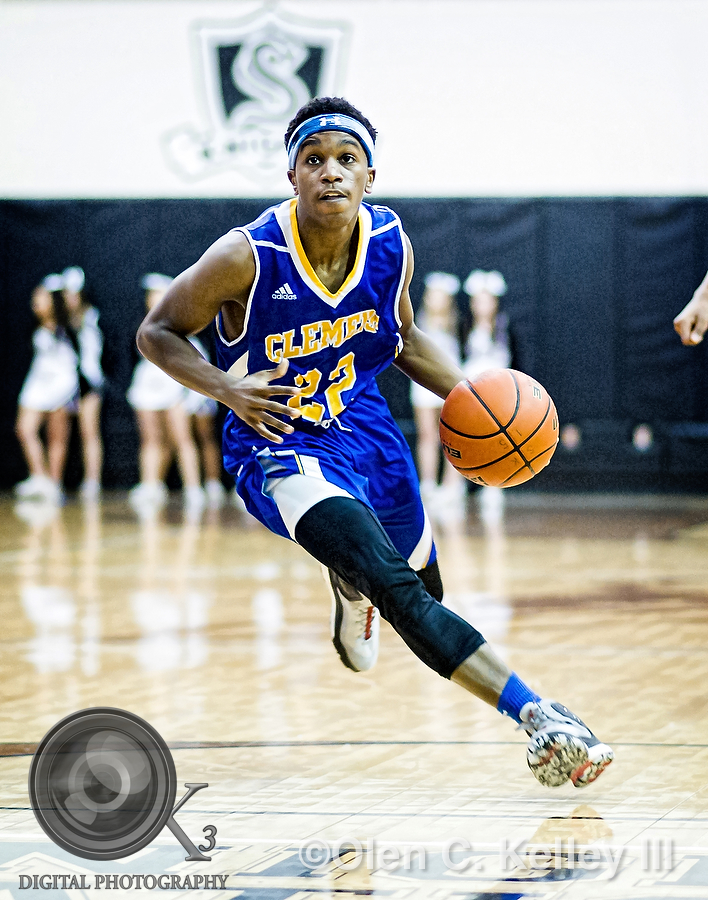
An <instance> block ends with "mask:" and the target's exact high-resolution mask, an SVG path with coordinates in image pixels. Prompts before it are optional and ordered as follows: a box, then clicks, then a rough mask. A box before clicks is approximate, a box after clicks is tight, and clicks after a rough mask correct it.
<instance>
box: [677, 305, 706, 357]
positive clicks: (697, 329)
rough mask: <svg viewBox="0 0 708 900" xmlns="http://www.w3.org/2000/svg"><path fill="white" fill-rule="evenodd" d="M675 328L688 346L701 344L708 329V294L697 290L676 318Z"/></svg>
mask: <svg viewBox="0 0 708 900" xmlns="http://www.w3.org/2000/svg"><path fill="white" fill-rule="evenodd" d="M674 329H675V331H676V332H677V333H678V336H679V337H680V338H681V341H682V342H683V343H684V344H685V345H686V346H687V347H695V346H696V344H700V342H701V341H702V340H703V337H704V335H705V333H706V331H708V295H706V294H705V293H699V291H696V293H695V294H694V295H693V298H692V299H691V300H690V301H689V303H687V304H686V306H685V307H684V308H683V309H682V310H681V312H680V313H679V314H678V315H677V316H676V318H675V319H674Z"/></svg>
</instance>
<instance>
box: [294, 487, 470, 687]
mask: <svg viewBox="0 0 708 900" xmlns="http://www.w3.org/2000/svg"><path fill="white" fill-rule="evenodd" d="M295 539H296V540H297V542H298V544H300V545H301V546H302V547H304V548H305V550H307V552H308V553H309V554H310V555H311V556H314V557H315V559H317V560H319V561H320V562H321V563H324V565H325V566H327V567H328V568H329V569H333V570H334V571H335V572H336V573H337V575H339V577H340V578H343V579H344V581H347V582H348V583H349V584H351V585H353V586H354V587H355V588H356V589H357V590H358V591H361V593H362V594H364V596H365V597H368V598H369V599H370V600H371V602H372V603H373V604H374V606H376V607H377V609H378V610H379V611H380V613H381V615H382V616H383V617H384V619H386V621H387V622H390V623H391V625H392V626H393V628H394V629H395V630H396V631H397V632H398V633H399V634H400V636H401V637H402V638H403V640H404V641H405V642H406V644H408V646H409V647H410V648H411V650H412V651H413V652H414V653H415V654H416V656H418V657H419V658H420V659H421V660H422V661H423V662H424V663H425V664H426V665H428V666H430V668H431V669H434V670H435V671H436V672H437V673H438V674H439V675H442V676H443V678H449V677H450V676H451V675H452V673H453V672H454V671H455V669H456V668H457V667H458V666H459V665H460V663H462V662H464V660H466V659H467V657H468V656H470V655H471V654H472V653H474V651H475V650H477V649H478V648H479V647H480V646H481V645H482V644H483V643H484V638H483V637H482V635H481V634H480V633H479V632H478V631H476V630H475V629H474V628H473V627H472V626H471V625H470V624H468V623H467V622H465V620H464V619H461V618H460V617H459V616H458V615H456V614H455V613H454V612H452V610H449V609H447V608H446V607H444V606H443V605H442V604H441V603H437V602H436V601H435V600H433V598H432V597H431V596H430V594H428V593H427V592H426V590H425V587H424V586H423V582H422V581H421V580H420V578H418V576H417V575H416V573H415V572H414V571H413V569H411V567H410V566H409V565H408V563H407V562H406V561H405V559H403V557H402V556H401V554H400V553H399V552H398V551H397V550H396V548H395V547H394V546H393V544H392V543H391V541H390V539H389V537H388V535H387V534H386V532H385V531H384V530H383V527H382V526H381V523H380V522H379V521H378V519H377V518H376V516H374V514H373V513H372V512H371V510H369V509H368V507H366V506H365V505H364V504H363V503H361V502H360V501H359V500H354V499H352V498H350V497H328V498H327V499H326V500H322V501H320V502H319V503H316V504H315V506H313V507H312V508H311V509H309V510H308V511H307V512H306V513H305V514H304V516H302V518H301V519H300V521H299V522H298V523H297V526H296V528H295Z"/></svg>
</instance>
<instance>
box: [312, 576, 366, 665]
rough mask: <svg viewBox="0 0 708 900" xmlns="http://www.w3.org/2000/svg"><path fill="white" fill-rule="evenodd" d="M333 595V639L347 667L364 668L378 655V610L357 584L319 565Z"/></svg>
mask: <svg viewBox="0 0 708 900" xmlns="http://www.w3.org/2000/svg"><path fill="white" fill-rule="evenodd" d="M322 572H323V575H324V577H325V582H326V583H327V587H328V588H329V593H330V596H331V598H332V618H331V623H330V624H331V627H332V643H333V644H334V647H335V650H336V651H337V653H338V654H339V658H340V659H341V660H342V662H343V663H344V665H345V666H346V667H347V668H348V669H352V671H354V672H366V671H367V670H368V669H371V668H372V667H373V666H374V665H375V663H376V660H377V659H378V656H379V627H380V624H381V622H380V619H379V611H378V609H376V607H375V606H373V605H372V604H371V602H370V601H369V600H368V598H366V597H365V596H364V595H363V594H360V593H359V591H357V589H356V588H354V587H352V586H351V585H350V584H347V582H346V581H343V580H342V579H341V578H340V577H339V576H338V575H337V574H335V573H334V572H333V571H332V570H331V569H327V568H326V567H325V566H323V567H322Z"/></svg>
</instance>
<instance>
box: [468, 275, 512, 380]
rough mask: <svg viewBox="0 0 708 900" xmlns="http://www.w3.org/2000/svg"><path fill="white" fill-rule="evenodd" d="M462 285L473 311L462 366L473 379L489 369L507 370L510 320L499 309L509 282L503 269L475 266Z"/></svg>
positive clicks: (509, 349) (509, 348)
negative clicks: (486, 270) (493, 269)
mask: <svg viewBox="0 0 708 900" xmlns="http://www.w3.org/2000/svg"><path fill="white" fill-rule="evenodd" d="M463 287H464V291H465V293H466V294H467V295H468V297H469V304H470V312H471V314H472V328H471V330H470V333H469V335H468V337H467V341H466V343H465V363H464V366H463V369H464V372H465V375H466V376H467V377H468V378H469V379H470V380H471V379H473V378H476V377H477V376H478V375H480V374H481V373H482V372H486V371H487V369H507V368H508V367H509V366H510V365H511V342H510V338H509V322H508V319H507V317H506V315H505V314H504V313H500V312H499V298H500V297H503V296H504V294H506V281H504V276H503V275H502V274H501V273H500V272H496V271H493V272H484V271H482V270H481V269H475V271H474V272H471V273H470V274H469V276H468V277H467V280H466V281H465V283H464V286H463Z"/></svg>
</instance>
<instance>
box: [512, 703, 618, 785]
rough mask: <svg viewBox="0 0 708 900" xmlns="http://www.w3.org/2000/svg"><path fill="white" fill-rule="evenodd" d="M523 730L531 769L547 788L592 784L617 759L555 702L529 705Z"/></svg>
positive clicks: (523, 719)
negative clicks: (568, 782) (525, 735)
mask: <svg viewBox="0 0 708 900" xmlns="http://www.w3.org/2000/svg"><path fill="white" fill-rule="evenodd" d="M521 720H522V725H521V727H522V728H523V729H524V730H525V731H526V733H527V734H529V735H530V736H531V740H530V741H529V745H528V748H527V750H526V759H527V762H528V764H529V768H530V769H531V771H532V772H533V774H534V775H535V776H536V778H537V779H538V781H540V782H541V784H543V785H545V786H546V787H558V785H561V784H565V782H566V781H572V783H573V784H574V785H575V787H578V788H580V787H585V786H586V785H588V784H591V783H592V782H593V781H595V779H596V778H597V777H598V776H599V775H601V774H602V772H603V771H604V770H605V769H606V768H607V767H608V766H609V764H610V763H611V762H612V760H613V759H614V753H613V751H612V748H611V747H608V745H607V744H603V743H602V741H600V740H599V739H598V738H596V737H595V735H594V734H593V733H592V731H590V729H589V728H588V727H587V725H586V724H585V723H584V722H582V721H581V720H580V719H579V718H578V717H577V716H576V715H574V714H573V713H572V712H571V711H570V710H569V709H568V708H567V707H565V706H563V705H562V704H561V703H556V702H555V701H554V700H540V701H539V702H538V703H527V704H526V705H525V706H524V707H523V709H522V710H521Z"/></svg>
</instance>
